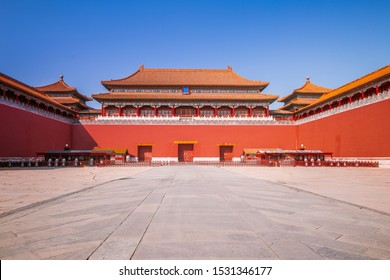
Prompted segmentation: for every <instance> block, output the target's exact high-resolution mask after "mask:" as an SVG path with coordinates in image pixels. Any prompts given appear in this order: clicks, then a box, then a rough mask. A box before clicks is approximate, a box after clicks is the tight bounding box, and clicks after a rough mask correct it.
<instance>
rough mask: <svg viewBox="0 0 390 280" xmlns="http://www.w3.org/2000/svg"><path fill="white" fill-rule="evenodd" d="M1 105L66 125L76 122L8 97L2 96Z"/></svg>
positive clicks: (0, 97) (0, 98)
mask: <svg viewBox="0 0 390 280" xmlns="http://www.w3.org/2000/svg"><path fill="white" fill-rule="evenodd" d="M0 104H5V105H7V106H9V107H13V108H17V109H20V110H23V111H27V112H31V113H34V114H37V115H40V116H44V117H47V118H50V119H55V120H58V121H62V122H66V123H74V122H75V120H74V119H69V118H67V117H63V116H60V115H58V114H56V113H51V112H48V111H46V110H43V109H40V108H37V107H34V106H31V105H29V104H26V103H21V102H19V101H16V100H13V99H10V98H7V97H3V96H0Z"/></svg>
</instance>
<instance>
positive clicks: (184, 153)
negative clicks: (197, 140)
mask: <svg viewBox="0 0 390 280" xmlns="http://www.w3.org/2000/svg"><path fill="white" fill-rule="evenodd" d="M178 160H179V162H192V161H194V144H179V146H178Z"/></svg>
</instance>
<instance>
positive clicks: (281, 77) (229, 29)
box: [0, 0, 390, 108]
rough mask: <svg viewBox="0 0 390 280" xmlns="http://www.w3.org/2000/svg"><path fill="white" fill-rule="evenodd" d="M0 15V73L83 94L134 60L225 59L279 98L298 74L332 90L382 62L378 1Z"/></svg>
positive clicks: (272, 0) (57, 9) (123, 72)
mask: <svg viewBox="0 0 390 280" xmlns="http://www.w3.org/2000/svg"><path fill="white" fill-rule="evenodd" d="M0 22H1V33H0V34H1V39H0V72H2V73H4V74H7V75H9V76H11V77H14V78H16V79H18V80H20V81H22V82H24V83H27V84H29V85H32V86H42V85H46V84H49V83H53V82H55V81H57V80H58V79H59V76H60V74H61V73H62V74H63V75H64V79H65V82H67V83H68V84H69V85H71V86H74V87H77V89H78V90H79V92H81V93H83V94H85V95H88V96H90V95H91V94H94V93H100V92H106V89H105V88H104V87H103V86H102V85H101V84H100V81H102V80H109V79H118V78H123V77H125V76H128V75H130V74H132V73H134V72H135V71H136V70H137V69H138V66H139V65H141V64H144V65H145V67H154V68H223V69H225V68H226V67H227V65H231V66H233V70H234V71H235V72H237V73H238V74H240V75H241V76H243V77H245V78H248V79H256V80H261V81H268V82H270V85H269V86H268V87H267V88H266V89H265V90H264V93H271V94H277V95H279V96H285V95H287V94H289V93H291V92H292V91H293V89H295V88H298V87H300V86H302V85H303V83H304V82H305V78H306V76H307V75H310V77H311V81H312V82H313V83H316V84H319V85H322V86H326V87H332V88H334V87H339V86H341V85H343V84H345V83H347V82H350V81H352V80H354V79H356V78H359V77H360V76H362V75H365V74H368V73H369V72H372V71H374V70H376V69H378V68H380V67H383V66H385V65H387V64H389V63H390V1H387V0H382V1H380V0H370V1H360V0H354V1H351V0H350V1H342V0H341V1H337V0H334V1H333V0H332V1H315V0H312V1H303V0H296V1H282V0H279V1H278V0H259V1H245V0H237V1H229V0H224V1H212V0H201V1H193V0H192V1H184V0H182V1H163V0H160V1H154V0H149V1H148V0H147V1H140V0H138V1H132V0H128V1H125V0H123V1H115V0H111V1H98V0H95V1H82V0H62V1H56V0H53V1H49V0H35V1H34V0H31V1H18V0H0ZM90 105H92V106H94V107H98V103H90ZM280 105H281V103H274V105H273V106H272V108H276V107H279V106H280Z"/></svg>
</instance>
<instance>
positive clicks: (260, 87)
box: [101, 81, 269, 91]
mask: <svg viewBox="0 0 390 280" xmlns="http://www.w3.org/2000/svg"><path fill="white" fill-rule="evenodd" d="M109 82H112V81H102V82H101V83H102V85H103V86H104V87H105V88H106V89H108V90H112V89H117V88H126V87H134V86H137V87H153V86H155V87H160V86H162V87H167V86H172V87H182V86H189V87H237V88H239V87H250V88H256V89H258V90H259V91H263V90H264V89H265V88H266V87H267V86H268V85H269V82H259V83H258V84H249V83H248V84H239V85H237V84H234V83H230V84H215V83H172V82H166V83H150V84H141V83H140V84H130V83H123V84H119V83H109Z"/></svg>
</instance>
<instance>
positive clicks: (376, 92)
mask: <svg viewBox="0 0 390 280" xmlns="http://www.w3.org/2000/svg"><path fill="white" fill-rule="evenodd" d="M378 93H379V87H378V86H377V87H376V88H375V94H378ZM4 95H5V92H4Z"/></svg>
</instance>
